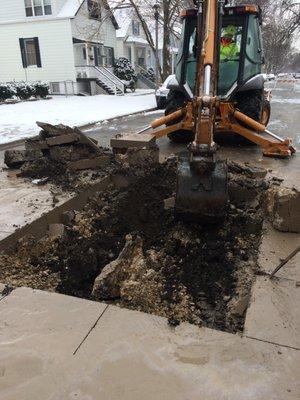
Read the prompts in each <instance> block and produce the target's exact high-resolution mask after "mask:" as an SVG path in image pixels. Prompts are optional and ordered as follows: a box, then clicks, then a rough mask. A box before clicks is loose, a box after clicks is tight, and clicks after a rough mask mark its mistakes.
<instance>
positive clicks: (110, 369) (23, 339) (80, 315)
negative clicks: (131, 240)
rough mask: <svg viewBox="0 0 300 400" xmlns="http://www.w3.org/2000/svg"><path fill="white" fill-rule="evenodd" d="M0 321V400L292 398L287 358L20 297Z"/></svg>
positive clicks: (297, 388)
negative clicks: (1, 370) (0, 376)
mask: <svg viewBox="0 0 300 400" xmlns="http://www.w3.org/2000/svg"><path fill="white" fill-rule="evenodd" d="M100 310H102V311H101V314H99V311H100ZM0 313H1V319H0V324H1V331H0V343H1V353H0V364H1V368H2V369H3V370H5V374H3V376H2V378H1V400H15V399H18V400H35V399H50V398H53V399H68V398H70V399H71V398H78V399H85V398H86V399H90V400H98V399H99V398H103V399H109V400H120V399H121V398H122V400H140V399H143V400H153V399H157V398H160V399H164V400H182V399H189V400H198V399H199V398H203V399H206V400H227V399H230V400H241V399H247V400H252V399H253V400H266V399H272V400H273V399H274V400H275V399H276V400H282V399H287V400H297V399H298V398H299V394H300V383H299V379H298V377H299V365H300V364H299V361H300V353H299V352H298V351H295V350H293V349H287V348H284V347H280V346H276V345H272V344H269V343H263V342H260V341H256V340H251V339H246V338H241V337H239V336H238V335H231V334H228V333H225V332H220V331H213V330H210V329H207V328H198V327H196V326H193V325H189V324H181V325H180V326H178V327H177V328H170V327H169V326H168V324H167V320H166V319H165V318H161V317H156V316H153V315H147V314H144V313H140V312H137V311H130V310H126V309H121V308H118V307H114V306H106V305H103V304H101V303H93V302H90V301H86V300H82V299H74V298H72V297H67V296H62V295H58V294H52V293H44V292H40V291H32V290H30V289H24V288H22V289H16V290H15V291H14V292H13V293H11V294H10V295H9V296H8V297H7V298H5V299H4V300H2V301H1V302H0ZM3 316H4V319H3ZM74 348H75V350H74ZM112 377H113V379H112ZM158 393H159V395H158Z"/></svg>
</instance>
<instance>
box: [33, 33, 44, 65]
mask: <svg viewBox="0 0 300 400" xmlns="http://www.w3.org/2000/svg"><path fill="white" fill-rule="evenodd" d="M33 39H34V45H35V54H36V65H37V67H38V68H41V67H42V62H41V53H40V46H39V38H38V37H35V38H33Z"/></svg>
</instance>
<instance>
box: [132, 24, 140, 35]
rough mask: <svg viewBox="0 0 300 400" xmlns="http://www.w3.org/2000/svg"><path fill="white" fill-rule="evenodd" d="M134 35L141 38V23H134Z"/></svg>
mask: <svg viewBox="0 0 300 400" xmlns="http://www.w3.org/2000/svg"><path fill="white" fill-rule="evenodd" d="M132 34H133V35H134V36H140V23H139V21H132Z"/></svg>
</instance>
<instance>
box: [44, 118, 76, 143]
mask: <svg viewBox="0 0 300 400" xmlns="http://www.w3.org/2000/svg"><path fill="white" fill-rule="evenodd" d="M36 124H37V125H38V126H39V127H40V128H41V129H42V130H43V132H44V133H45V134H46V135H47V137H48V138H49V137H52V136H59V135H65V134H68V133H74V129H73V128H71V127H70V126H67V125H63V124H59V125H52V124H48V123H46V122H39V121H37V122H36ZM44 139H45V138H44Z"/></svg>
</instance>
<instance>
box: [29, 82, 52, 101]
mask: <svg viewBox="0 0 300 400" xmlns="http://www.w3.org/2000/svg"><path fill="white" fill-rule="evenodd" d="M33 88H34V93H33V95H34V97H41V98H42V99H45V98H46V97H47V96H48V95H49V85H48V84H47V83H44V82H35V83H34V84H33Z"/></svg>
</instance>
